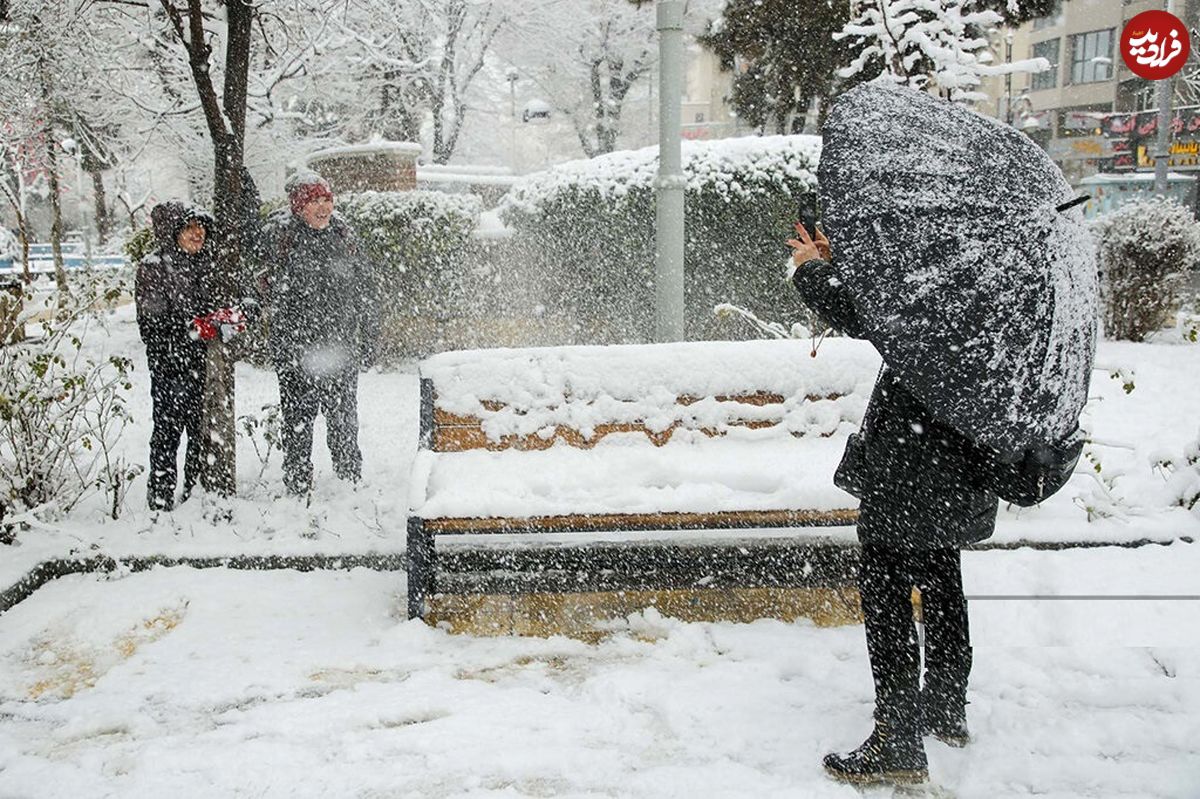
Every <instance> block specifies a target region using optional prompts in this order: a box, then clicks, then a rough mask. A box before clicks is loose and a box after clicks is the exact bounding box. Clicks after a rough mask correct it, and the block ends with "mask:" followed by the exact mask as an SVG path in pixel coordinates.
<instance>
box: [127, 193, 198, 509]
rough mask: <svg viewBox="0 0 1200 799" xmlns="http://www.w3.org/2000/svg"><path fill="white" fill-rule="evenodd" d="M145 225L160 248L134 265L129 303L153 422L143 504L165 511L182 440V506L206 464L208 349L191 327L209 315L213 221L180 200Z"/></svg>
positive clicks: (171, 495)
mask: <svg viewBox="0 0 1200 799" xmlns="http://www.w3.org/2000/svg"><path fill="white" fill-rule="evenodd" d="M150 219H151V223H152V225H153V229H154V236H155V240H156V245H157V246H156V247H155V249H154V250H153V251H152V252H150V253H149V254H148V255H146V256H145V257H144V258H142V260H141V261H140V262H139V263H138V267H137V277H136V279H135V287H134V300H135V302H136V304H137V322H138V332H139V333H140V334H141V337H142V341H143V342H144V343H145V345H146V361H147V363H148V365H149V367H150V399H151V403H152V405H153V419H154V430H153V432H152V433H151V435H150V477H149V480H148V484H149V491H148V501H149V504H150V507H151V509H154V510H170V509H171V508H172V507H173V506H174V504H175V482H176V455H177V452H178V450H179V439H180V437H181V436H182V435H183V434H184V433H185V432H186V433H187V454H186V456H185V459H184V478H183V497H184V499H186V498H187V497H188V495H189V494H190V493H191V491H192V488H193V487H194V486H195V484H196V481H197V480H198V479H199V476H200V470H201V468H202V465H203V460H202V459H203V451H202V441H201V423H202V412H203V404H204V368H205V363H204V362H205V343H204V341H202V340H200V338H199V337H198V336H197V335H196V334H195V330H194V322H195V320H196V319H197V318H200V317H203V316H205V315H207V314H208V313H210V312H211V311H212V310H213V308H212V288H211V277H212V258H211V253H210V250H211V244H210V241H211V236H210V234H211V231H212V227H213V222H212V218H211V217H209V216H208V214H206V213H204V212H203V211H200V210H197V209H194V208H191V207H189V206H186V205H184V204H183V203H181V202H177V201H168V202H164V203H160V204H159V205H157V206H155V207H154V209H153V210H152V211H151V212H150Z"/></svg>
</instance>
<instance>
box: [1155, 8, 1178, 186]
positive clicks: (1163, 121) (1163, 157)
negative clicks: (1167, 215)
mask: <svg viewBox="0 0 1200 799" xmlns="http://www.w3.org/2000/svg"><path fill="white" fill-rule="evenodd" d="M1174 6H1175V2H1174V0H1167V13H1168V14H1171V13H1174V10H1175V9H1174ZM1172 88H1173V86H1172V79H1171V78H1165V79H1163V80H1160V81H1159V82H1158V142H1157V144H1156V146H1155V148H1154V191H1155V192H1156V193H1157V194H1166V193H1167V164H1168V163H1169V159H1170V157H1171V100H1172V94H1173V92H1172Z"/></svg>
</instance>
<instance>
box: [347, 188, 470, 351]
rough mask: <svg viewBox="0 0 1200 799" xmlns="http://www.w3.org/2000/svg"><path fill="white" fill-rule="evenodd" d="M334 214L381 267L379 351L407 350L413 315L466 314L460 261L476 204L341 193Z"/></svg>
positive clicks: (419, 195) (432, 194)
mask: <svg viewBox="0 0 1200 799" xmlns="http://www.w3.org/2000/svg"><path fill="white" fill-rule="evenodd" d="M337 208H338V213H339V214H341V215H342V216H343V217H344V218H345V219H346V221H347V222H348V223H349V224H350V225H351V226H352V227H353V228H354V230H355V231H356V232H357V233H358V235H359V237H360V238H361V239H362V241H363V244H364V246H365V247H366V248H367V249H368V250H369V251H370V253H371V255H372V256H373V257H374V258H375V260H376V263H377V264H378V265H379V267H380V269H381V270H382V274H381V275H380V284H381V289H382V292H383V300H384V315H385V319H384V333H383V337H384V340H383V349H384V356H385V357H395V356H396V355H397V354H399V353H401V352H409V351H411V350H409V349H408V347H410V346H411V342H407V341H406V339H408V338H409V337H410V334H411V330H410V327H411V325H410V323H411V321H412V320H414V319H430V318H434V319H445V318H452V317H456V316H463V315H467V313H468V309H469V308H470V307H472V305H473V303H474V300H475V297H474V294H475V292H474V291H473V290H472V285H471V273H470V272H469V271H468V270H465V269H464V268H463V262H464V259H465V256H466V254H467V251H468V249H469V247H470V245H471V242H472V233H473V232H474V231H475V229H476V227H478V225H479V215H480V213H481V212H482V210H483V206H482V203H481V201H480V200H479V198H478V197H476V196H474V195H471V194H443V193H442V192H436V191H406V192H375V191H366V192H360V193H357V194H343V195H340V196H339V197H338V204H337Z"/></svg>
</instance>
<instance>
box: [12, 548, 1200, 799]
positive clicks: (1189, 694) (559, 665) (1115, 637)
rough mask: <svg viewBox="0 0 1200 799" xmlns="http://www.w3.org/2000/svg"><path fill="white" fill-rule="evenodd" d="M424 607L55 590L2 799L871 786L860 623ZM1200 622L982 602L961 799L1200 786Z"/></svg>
mask: <svg viewBox="0 0 1200 799" xmlns="http://www.w3.org/2000/svg"><path fill="white" fill-rule="evenodd" d="M1198 567H1200V545H1187V544H1176V545H1173V546H1171V547H1165V548H1160V547H1149V548H1144V549H1139V550H1116V549H1104V550H1095V551H1088V552H1075V553H1036V552H1014V553H1004V552H994V553H972V554H968V555H967V556H966V564H965V571H966V583H967V591H968V593H969V594H971V595H973V596H977V597H985V596H993V597H995V596H999V595H1009V594H1040V593H1056V594H1059V595H1062V594H1072V595H1086V594H1097V593H1107V594H1117V593H1121V594H1140V595H1164V594H1170V595H1180V594H1185V593H1188V592H1191V593H1195V579H1194V575H1195V574H1196V573H1197V570H1198ZM402 592H403V585H402V583H401V582H400V578H399V577H398V576H397V575H387V574H376V573H371V572H366V571H355V572H350V573H315V574H297V573H293V572H276V573H270V574H262V573H244V572H233V571H226V570H210V571H193V570H190V569H186V568H179V569H159V570H156V571H153V572H149V573H142V574H136V575H131V576H127V577H124V578H121V579H117V580H104V579H102V578H99V577H95V576H86V577H84V576H80V577H72V578H67V579H64V580H60V581H57V582H56V583H54V584H52V585H49V586H47V587H45V588H44V589H42V590H41V591H39V592H38V593H37V594H36V595H35V596H34V597H32V598H31V599H29V600H27V601H26V602H25V603H23V604H22V605H20V606H18V607H17V608H15V609H14V610H13V611H12V612H10V613H9V614H6V615H5V616H4V617H2V618H0V796H3V797H6V798H9V797H13V798H15V797H34V796H36V797H93V796H120V797H140V796H146V797H162V796H173V797H180V798H181V799H182V798H183V797H215V796H256V797H258V796H265V797H276V796H279V797H309V796H312V797H330V796H337V797H385V796H387V797H391V796H396V797H399V796H413V797H450V796H454V797H458V796H471V797H493V796H494V797H501V796H503V797H524V796H531V797H533V796H555V797H568V796H571V797H615V796H620V797H627V796H628V797H674V796H678V797H824V796H829V797H835V796H842V797H854V796H858V795H860V794H859V793H858V792H857V791H855V790H854V789H851V788H846V787H843V786H838V785H835V784H833V783H830V782H829V781H827V780H826V779H825V777H824V776H823V774H822V772H821V769H820V765H819V764H820V758H819V756H820V755H821V754H822V753H823V752H825V751H827V750H829V749H831V748H837V747H845V746H847V745H853V744H855V743H857V742H858V740H860V739H861V736H862V735H864V734H865V732H866V731H867V725H868V723H869V722H868V717H869V713H870V709H869V701H870V696H871V692H870V683H869V675H868V670H867V664H866V656H865V651H864V644H863V640H862V629H861V628H860V627H848V628H838V629H816V628H814V627H812V626H810V625H807V624H803V623H800V624H783V623H780V622H777V621H770V620H764V621H760V622H756V623H754V624H748V625H734V624H680V623H676V622H674V621H670V620H664V619H661V618H659V617H657V616H655V615H654V614H653V613H651V614H647V615H645V616H639V617H635V618H633V619H632V620H631V621H630V624H629V627H628V629H627V630H626V631H625V632H622V633H619V634H617V635H614V636H613V637H611V638H610V639H608V640H606V641H604V642H602V643H600V644H596V645H587V644H583V643H579V642H575V641H568V640H563V639H556V640H540V639H481V638H470V637H463V636H448V635H446V634H444V633H442V632H441V631H438V630H433V629H429V628H427V627H425V626H424V625H422V624H419V623H411V622H405V621H402V620H401V616H400V607H401V604H402V603H401V598H402V596H403V593H402ZM1198 608H1200V603H1197V602H1196V601H1185V600H1174V601H1162V600H1160V601H1150V600H1131V601H1126V602H1114V601H1103V600H1090V601H1087V600H1073V601H1063V600H1040V601H1036V600H1011V599H1009V600H1005V599H986V600H985V599H979V600H976V601H975V603H974V604H973V606H972V626H973V630H974V637H975V642H976V669H975V673H974V676H973V682H972V695H971V700H972V704H971V706H970V709H969V713H970V720H971V724H972V727H973V730H974V733H975V736H976V741H975V742H974V743H973V744H972V745H971V746H969V747H968V748H967V749H965V750H952V749H948V748H946V747H944V746H942V745H941V744H937V743H934V742H930V744H929V745H928V747H927V748H928V750H929V754H930V760H931V773H932V775H933V780H934V782H935V783H936V784H937V785H938V786H940V788H941V789H942V790H940V791H938V792H936V793H935V794H933V795H938V796H956V797H960V798H961V799H967V798H968V797H979V799H996V798H997V797H1012V796H1031V795H1037V796H1042V797H1138V799H1152V798H1153V797H1178V799H1188V798H1189V797H1195V796H1197V795H1200V735H1197V732H1198V731H1200V730H1198V728H1197V721H1196V719H1197V718H1200V626H1198V625H1196V624H1195V618H1196V611H1197V609H1198ZM89 686H90V687H89ZM71 691H75V692H74V694H73V695H70V696H68V694H70V693H71ZM33 695H36V697H37V698H36V699H35V698H31V697H32V696H33ZM867 795H869V796H878V797H886V796H890V795H892V794H891V792H890V791H887V790H882V789H880V790H875V791H868V792H867ZM905 795H908V794H905Z"/></svg>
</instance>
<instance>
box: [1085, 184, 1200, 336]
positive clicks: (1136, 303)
mask: <svg viewBox="0 0 1200 799" xmlns="http://www.w3.org/2000/svg"><path fill="white" fill-rule="evenodd" d="M1093 225H1094V228H1093V229H1094V231H1095V233H1096V238H1097V239H1098V241H1099V245H1100V288H1101V296H1102V298H1103V301H1104V332H1105V334H1106V335H1107V336H1108V337H1109V338H1112V339H1128V340H1130V341H1141V340H1142V339H1144V338H1145V337H1146V335H1147V334H1149V333H1152V332H1154V331H1156V330H1159V329H1161V328H1162V327H1164V326H1165V325H1168V324H1170V323H1171V322H1172V321H1173V320H1174V318H1175V313H1176V311H1177V310H1178V308H1179V305H1180V292H1181V291H1182V290H1183V287H1184V284H1185V282H1186V278H1187V274H1188V272H1189V271H1191V270H1194V269H1196V268H1197V267H1200V224H1198V223H1197V222H1196V221H1195V219H1193V217H1192V213H1191V212H1190V211H1188V210H1187V209H1186V208H1184V207H1183V206H1182V205H1180V204H1179V203H1178V202H1176V201H1175V200H1172V199H1168V198H1164V197H1149V198H1147V199H1144V200H1133V201H1130V202H1127V203H1125V204H1124V205H1122V206H1121V207H1120V208H1118V209H1117V210H1115V211H1113V212H1112V213H1109V214H1105V215H1104V216H1102V217H1100V218H1099V219H1097V220H1096V221H1095V222H1094V223H1093Z"/></svg>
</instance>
